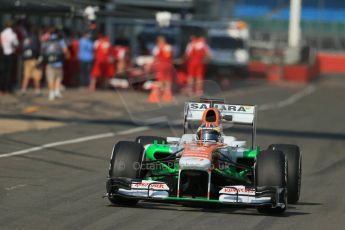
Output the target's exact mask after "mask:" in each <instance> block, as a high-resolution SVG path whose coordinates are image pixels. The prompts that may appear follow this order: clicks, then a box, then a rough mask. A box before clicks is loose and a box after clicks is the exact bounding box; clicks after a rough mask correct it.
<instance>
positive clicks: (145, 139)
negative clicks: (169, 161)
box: [135, 136, 167, 146]
mask: <svg viewBox="0 0 345 230" xmlns="http://www.w3.org/2000/svg"><path fill="white" fill-rule="evenodd" d="M155 141H157V143H158V144H162V143H163V142H164V143H167V140H166V138H164V137H158V136H139V137H137V138H136V139H135V142H137V143H139V144H142V145H143V146H145V145H148V144H153V143H154V142H155Z"/></svg>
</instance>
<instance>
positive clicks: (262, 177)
mask: <svg viewBox="0 0 345 230" xmlns="http://www.w3.org/2000/svg"><path fill="white" fill-rule="evenodd" d="M255 185H256V189H257V191H259V190H260V189H262V188H265V187H276V188H283V189H284V190H283V192H281V193H280V196H279V197H278V200H277V202H279V203H284V207H271V206H258V208H257V210H258V211H259V212H260V213H273V214H279V213H283V212H284V211H285V210H286V207H287V192H286V186H287V161H286V158H285V155H284V154H283V153H282V152H280V151H278V150H271V149H268V150H264V151H261V152H260V153H259V154H258V155H257V157H256V163H255Z"/></svg>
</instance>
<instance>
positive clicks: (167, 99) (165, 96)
mask: <svg viewBox="0 0 345 230" xmlns="http://www.w3.org/2000/svg"><path fill="white" fill-rule="evenodd" d="M172 100H173V95H172V92H171V90H165V92H164V94H163V101H165V102H171V101H172Z"/></svg>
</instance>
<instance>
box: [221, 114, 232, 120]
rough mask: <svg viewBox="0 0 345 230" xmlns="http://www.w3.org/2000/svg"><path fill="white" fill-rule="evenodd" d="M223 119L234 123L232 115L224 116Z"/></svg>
mask: <svg viewBox="0 0 345 230" xmlns="http://www.w3.org/2000/svg"><path fill="white" fill-rule="evenodd" d="M223 119H224V120H226V121H232V115H224V116H223Z"/></svg>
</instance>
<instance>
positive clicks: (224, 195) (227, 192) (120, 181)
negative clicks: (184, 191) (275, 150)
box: [105, 178, 285, 208]
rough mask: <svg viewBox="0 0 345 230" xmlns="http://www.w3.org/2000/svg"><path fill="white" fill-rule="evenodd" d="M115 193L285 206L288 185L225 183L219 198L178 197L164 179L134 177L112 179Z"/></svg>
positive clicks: (170, 200) (177, 200)
mask: <svg viewBox="0 0 345 230" xmlns="http://www.w3.org/2000/svg"><path fill="white" fill-rule="evenodd" d="M108 180H111V183H110V184H112V189H111V191H115V192H113V193H107V194H106V195H105V197H124V198H128V199H139V200H146V201H155V202H162V203H176V204H186V203H200V204H207V203H209V204H211V203H212V204H219V205H237V206H246V207H257V206H270V207H272V208H276V207H281V208H285V204H284V203H280V202H279V201H280V199H279V197H281V195H282V194H283V193H284V188H278V187H260V188H256V189H255V188H252V187H246V186H244V185H232V186H225V187H223V188H222V189H221V190H220V191H219V198H218V199H207V198H206V197H205V198H190V197H177V196H173V195H171V194H170V192H169V191H170V188H169V187H168V185H167V184H166V183H164V182H160V181H152V180H133V179H129V178H111V179H108Z"/></svg>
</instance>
